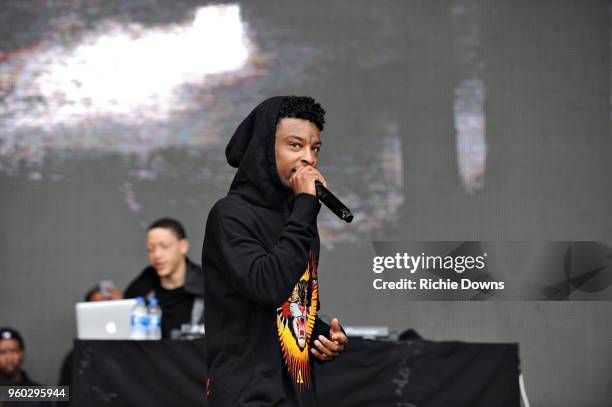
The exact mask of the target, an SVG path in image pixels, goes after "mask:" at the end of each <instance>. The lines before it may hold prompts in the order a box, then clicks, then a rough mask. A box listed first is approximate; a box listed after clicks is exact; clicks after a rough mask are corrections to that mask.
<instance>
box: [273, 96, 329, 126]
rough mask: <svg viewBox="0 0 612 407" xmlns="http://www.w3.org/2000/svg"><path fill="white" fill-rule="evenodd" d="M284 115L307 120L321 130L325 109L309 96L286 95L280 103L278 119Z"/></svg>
mask: <svg viewBox="0 0 612 407" xmlns="http://www.w3.org/2000/svg"><path fill="white" fill-rule="evenodd" d="M285 117H294V118H296V119H304V120H308V121H310V122H312V123H314V124H315V126H317V128H318V129H319V131H323V125H324V124H325V109H323V108H322V107H321V105H320V104H319V103H317V101H315V100H314V99H313V98H311V97H309V96H288V97H286V98H285V100H283V101H282V103H281V106H280V109H279V112H278V121H280V120H281V119H283V118H285Z"/></svg>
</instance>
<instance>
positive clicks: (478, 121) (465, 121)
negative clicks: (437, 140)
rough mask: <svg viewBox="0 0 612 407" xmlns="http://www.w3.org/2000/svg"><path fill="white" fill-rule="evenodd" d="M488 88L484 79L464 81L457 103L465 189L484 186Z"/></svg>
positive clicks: (459, 152)
mask: <svg viewBox="0 0 612 407" xmlns="http://www.w3.org/2000/svg"><path fill="white" fill-rule="evenodd" d="M484 101H485V89H484V83H483V82H482V81H481V80H480V79H469V80H465V81H463V82H461V83H460V84H459V86H457V88H456V89H455V102H454V105H453V113H454V119H455V120H454V121H455V131H456V143H457V160H458V163H459V174H460V175H461V180H462V182H463V186H464V187H465V189H466V190H467V191H468V192H470V193H473V192H475V191H476V190H477V189H479V188H482V186H483V183H484V174H485V166H486V158H487V145H486V137H485V127H486V126H485V114H484Z"/></svg>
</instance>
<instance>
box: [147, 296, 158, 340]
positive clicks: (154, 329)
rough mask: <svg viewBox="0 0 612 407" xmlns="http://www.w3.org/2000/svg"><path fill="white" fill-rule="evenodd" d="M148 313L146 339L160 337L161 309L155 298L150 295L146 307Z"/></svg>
mask: <svg viewBox="0 0 612 407" xmlns="http://www.w3.org/2000/svg"><path fill="white" fill-rule="evenodd" d="M147 310H148V314H149V325H148V327H147V338H148V339H153V340H157V339H161V337H162V333H161V320H162V310H161V308H160V306H159V305H158V304H157V298H155V297H151V299H150V300H149V306H148V307H147Z"/></svg>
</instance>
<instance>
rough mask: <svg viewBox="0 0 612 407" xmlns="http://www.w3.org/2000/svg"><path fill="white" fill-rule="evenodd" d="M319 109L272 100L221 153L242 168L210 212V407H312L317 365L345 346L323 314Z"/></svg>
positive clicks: (302, 100) (301, 101)
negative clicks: (318, 191) (317, 184)
mask: <svg viewBox="0 0 612 407" xmlns="http://www.w3.org/2000/svg"><path fill="white" fill-rule="evenodd" d="M324 115H325V111H324V110H323V109H322V108H321V106H320V105H319V104H318V103H316V102H315V101H314V100H313V99H312V98H309V97H296V96H290V97H288V96H283V97H273V98H270V99H267V100H266V101H264V102H262V103H261V104H260V105H259V106H257V107H256V108H255V109H254V110H253V111H252V112H251V113H250V114H249V115H248V116H247V118H246V119H244V121H243V122H242V123H241V124H240V126H238V129H237V130H236V132H235V133H234V135H233V137H232V139H231V140H230V142H229V144H228V145H227V148H226V150H225V155H226V158H227V161H228V163H229V164H230V165H231V166H232V167H238V171H237V173H236V176H235V177H234V180H233V182H232V185H231V187H230V190H229V193H228V194H227V196H226V197H224V198H223V199H221V200H219V201H218V202H217V203H216V204H215V205H214V206H213V208H212V209H211V211H210V213H209V215H208V220H207V223H206V233H205V237H204V246H203V249H202V264H203V267H204V270H205V271H204V275H205V296H204V298H205V307H204V309H205V323H206V337H207V360H208V378H207V380H206V393H207V396H208V401H209V405H210V406H212V407H219V406H223V407H226V406H227V407H237V406H253V407H255V406H256V407H262V406H315V405H316V396H315V380H314V370H313V366H312V362H313V361H319V362H325V361H328V360H332V359H334V358H335V357H336V356H338V354H339V353H340V352H342V350H343V349H344V346H345V344H346V342H347V338H346V335H345V334H344V332H343V331H342V329H341V327H340V324H339V322H338V320H337V319H333V320H332V321H331V326H330V325H328V324H326V323H325V322H323V321H322V320H321V319H319V318H318V316H317V311H318V309H319V305H320V302H319V289H318V280H317V272H318V267H317V264H318V260H319V235H318V230H317V214H318V213H319V209H320V203H319V201H318V199H317V197H316V192H315V185H314V181H315V180H318V181H320V182H321V183H323V184H324V185H325V179H324V178H323V176H322V175H321V174H320V173H319V171H318V170H317V169H316V166H317V157H318V153H319V149H320V147H321V139H320V131H321V130H323V124H324V122H325V120H324Z"/></svg>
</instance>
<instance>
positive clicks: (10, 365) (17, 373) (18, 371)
mask: <svg viewBox="0 0 612 407" xmlns="http://www.w3.org/2000/svg"><path fill="white" fill-rule="evenodd" d="M24 350H25V344H24V341H23V338H22V337H21V335H20V334H19V332H17V331H16V330H14V329H13V328H8V327H6V328H0V386H39V385H40V384H39V383H37V382H35V381H33V380H32V379H30V377H29V376H28V374H27V373H26V372H25V371H24V370H23V369H22V368H21V364H22V363H23V360H24Z"/></svg>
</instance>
